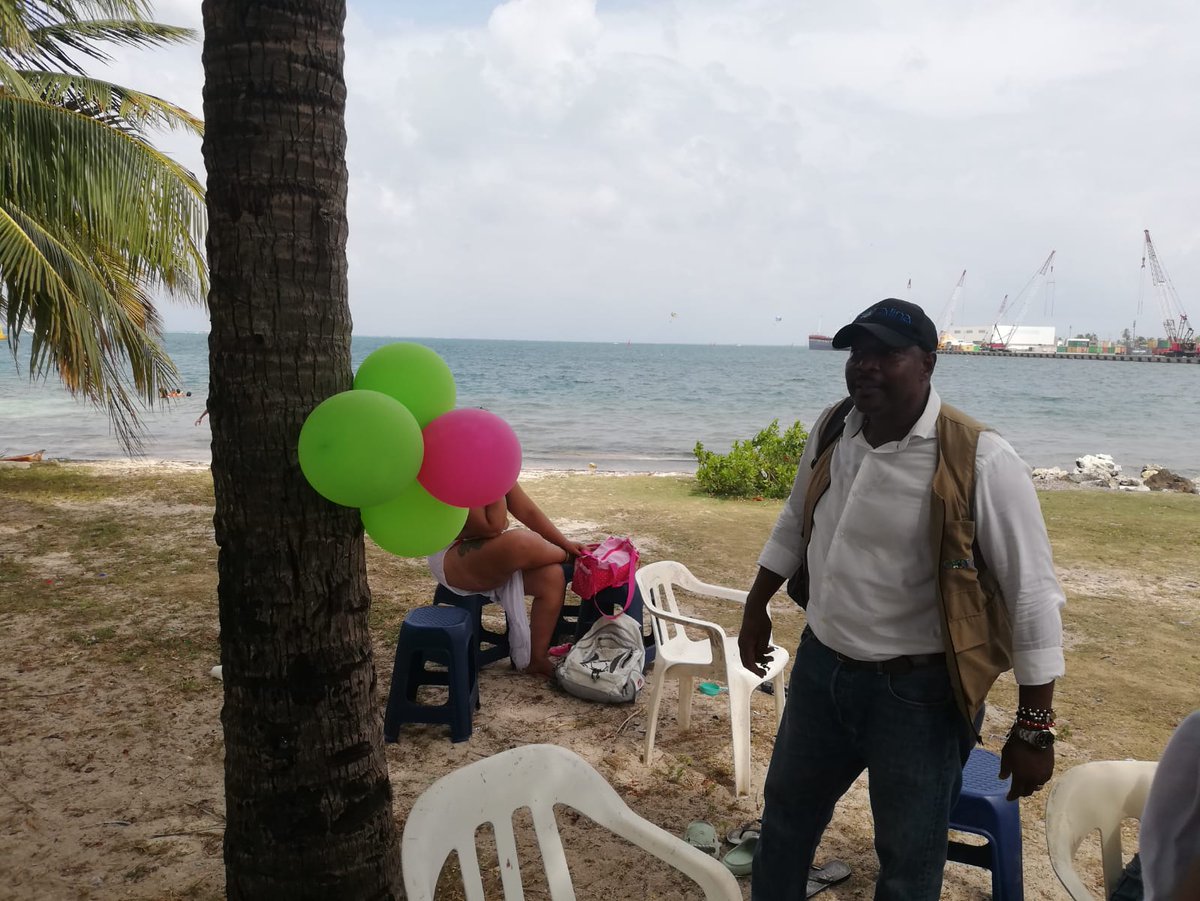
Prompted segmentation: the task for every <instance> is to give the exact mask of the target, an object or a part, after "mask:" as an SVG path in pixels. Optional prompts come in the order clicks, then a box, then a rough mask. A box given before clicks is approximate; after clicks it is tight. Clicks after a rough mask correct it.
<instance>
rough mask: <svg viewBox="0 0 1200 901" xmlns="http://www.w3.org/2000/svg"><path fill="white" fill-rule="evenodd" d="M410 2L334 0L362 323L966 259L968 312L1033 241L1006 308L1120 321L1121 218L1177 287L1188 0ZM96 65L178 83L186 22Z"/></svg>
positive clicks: (1184, 229) (928, 276)
mask: <svg viewBox="0 0 1200 901" xmlns="http://www.w3.org/2000/svg"><path fill="white" fill-rule="evenodd" d="M434 9H435V8H434V7H428V8H424V11H423V12H422V15H421V18H420V21H419V22H418V21H414V20H413V19H412V18H411V17H410V18H409V19H407V20H406V19H402V18H397V17H396V16H397V15H398V13H397V12H396V11H394V10H392V8H391V7H388V6H387V5H386V4H380V5H378V6H373V5H371V4H369V3H366V2H363V3H359V4H355V3H352V5H351V8H350V19H349V21H348V24H347V43H346V47H347V81H348V85H349V89H350V98H349V108H348V131H349V141H350V149H349V154H350V156H349V165H350V174H351V194H350V223H351V235H350V246H349V252H350V257H351V292H352V311H353V314H354V319H355V327H356V329H358V330H359V331H361V332H363V333H369V334H389V335H413V334H416V335H444V336H472V337H484V336H496V337H535V338H579V337H588V336H595V337H599V338H603V339H612V340H624V339H625V338H627V337H634V338H635V339H639V338H640V339H642V340H688V341H703V342H707V341H731V342H732V341H738V342H743V343H749V342H754V341H763V342H768V341H769V342H776V341H785V342H786V341H803V338H804V334H805V333H806V332H807V331H808V330H810V329H814V328H816V327H817V324H818V322H820V323H822V324H823V326H824V327H825V328H826V329H828V328H830V327H832V325H833V324H835V323H836V322H839V321H840V320H842V319H844V318H846V317H847V316H849V315H851V314H853V313H854V312H856V311H857V310H858V309H860V308H861V307H863V306H865V305H866V304H867V303H868V302H870V301H871V300H873V299H877V298H878V297H880V296H884V295H888V294H897V293H904V291H905V284H906V282H907V280H908V279H909V278H911V279H912V284H913V289H912V292H911V294H912V297H913V299H915V300H918V301H920V302H923V303H925V304H926V306H927V307H928V308H929V310H930V312H931V313H935V314H936V313H938V312H940V310H941V309H942V307H943V306H944V304H945V301H946V299H947V298H948V297H949V296H950V292H951V290H952V289H953V286H954V282H955V281H956V280H957V278H958V274H959V273H960V272H961V271H962V269H964V268H966V269H967V270H968V276H967V299H968V306H967V317H968V318H974V319H978V320H979V321H980V322H984V321H987V320H989V319H990V318H991V317H992V316H993V315H994V313H995V311H996V309H997V308H998V306H999V303H1000V299H1001V297H1002V296H1003V295H1004V294H1005V293H1014V292H1016V291H1017V290H1019V289H1020V287H1021V286H1022V285H1023V284H1024V283H1025V281H1026V280H1027V279H1028V278H1029V276H1030V275H1031V274H1032V272H1033V271H1034V270H1035V269H1036V268H1037V267H1038V266H1039V265H1040V264H1041V261H1042V260H1043V259H1044V258H1045V256H1046V254H1048V253H1049V251H1050V250H1051V249H1056V250H1057V251H1058V265H1057V267H1056V277H1057V291H1056V299H1055V309H1054V311H1053V315H1051V313H1050V311H1049V310H1040V309H1039V310H1032V309H1031V310H1030V311H1029V313H1028V316H1027V320H1028V322H1029V324H1033V323H1034V322H1050V321H1052V322H1054V323H1055V324H1057V325H1058V326H1059V328H1060V330H1065V329H1066V326H1067V325H1068V324H1071V325H1072V326H1073V327H1074V329H1075V330H1077V331H1078V330H1079V329H1081V328H1086V329H1087V330H1093V331H1097V332H1100V333H1101V334H1114V335H1115V334H1116V333H1118V332H1119V331H1120V329H1122V328H1124V327H1125V326H1126V325H1127V324H1128V323H1129V322H1130V321H1131V320H1132V318H1133V315H1134V313H1135V311H1136V306H1137V298H1138V293H1139V290H1140V285H1139V278H1140V271H1139V269H1138V264H1139V262H1140V257H1141V246H1140V243H1141V229H1142V228H1145V227H1149V228H1151V230H1152V231H1153V233H1154V236H1155V240H1156V242H1157V244H1158V247H1159V251H1160V253H1161V254H1162V256H1163V260H1164V262H1165V263H1166V264H1167V266H1168V268H1169V269H1170V271H1171V274H1172V276H1173V278H1174V280H1175V283H1176V286H1177V287H1178V288H1179V289H1180V291H1181V294H1182V296H1183V298H1184V303H1185V305H1186V304H1187V299H1188V298H1189V297H1193V296H1196V294H1197V292H1200V225H1197V224H1196V222H1195V218H1194V216H1193V215H1192V213H1193V210H1194V209H1195V208H1196V206H1197V202H1198V201H1200V196H1198V195H1200V162H1198V161H1197V159H1196V157H1195V155H1194V153H1193V152H1192V150H1191V148H1193V147H1195V146H1196V144H1197V139H1198V138H1200V115H1198V114H1197V112H1196V111H1195V105H1194V103H1193V101H1192V98H1191V96H1190V93H1191V88H1190V85H1192V84H1194V83H1195V82H1196V81H1197V78H1198V76H1200V72H1198V71H1197V69H1200V58H1197V56H1196V54H1194V53H1193V52H1192V51H1191V49H1190V45H1189V43H1188V41H1187V39H1186V36H1187V35H1189V34H1193V33H1195V30H1196V26H1197V24H1200V23H1198V21H1197V20H1200V11H1197V10H1196V9H1194V8H1193V7H1192V6H1191V5H1185V4H1182V3H1180V4H1174V5H1163V4H1155V5H1151V6H1141V7H1129V6H1127V5H1119V4H1116V3H1106V2H1101V3H1092V2H1090V3H1060V4H1050V5H1047V4H1044V3H1035V2H1031V0H1017V2H1001V3H972V2H953V3H952V2H950V0H925V2H919V3H918V2H914V3H905V4H890V3H882V2H876V3H872V2H865V0H859V2H849V3H843V4H826V5H822V6H821V7H815V6H814V5H811V4H791V3H784V2H781V0H772V2H767V0H692V2H688V3H675V4H662V3H647V4H638V5H635V4H631V3H622V4H619V5H613V4H609V3H605V2H600V3H599V4H597V3H594V2H591V0H511V2H509V3H505V4H496V5H493V6H490V7H488V6H486V5H481V6H480V7H479V8H478V10H477V11H476V12H475V14H474V15H473V17H472V16H470V15H464V14H463V13H462V9H461V8H459V9H458V10H457V16H456V18H455V19H454V20H453V21H445V22H439V21H438V20H437V19H436V15H437V13H436V12H435V11H434ZM390 10H391V11H390ZM389 11H390V12H389ZM156 15H157V17H158V18H160V19H164V20H167V21H182V22H185V23H187V24H196V23H197V22H198V3H196V2H194V0H172V2H171V3H169V4H159V5H158V7H157V10H156ZM389 16H390V17H389ZM115 68H116V69H118V70H121V71H123V72H124V74H125V75H126V76H127V80H129V81H130V82H131V83H134V84H140V85H142V86H145V87H149V88H151V89H153V90H155V91H156V92H158V93H161V94H163V95H165V96H168V97H170V98H171V99H175V100H178V101H179V102H181V103H183V104H184V105H188V106H191V107H192V108H194V109H197V110H198V109H199V98H200V85H201V79H202V75H201V71H200V63H199V47H198V46H194V47H191V48H189V49H187V50H183V51H180V50H171V51H162V52H159V53H156V54H143V55H141V56H139V57H137V58H136V59H132V58H131V59H130V60H127V61H123V62H122V63H121V64H120V65H119V66H117V67H115ZM168 146H169V147H170V148H172V149H173V150H174V151H175V152H177V153H178V154H179V155H180V156H181V158H183V159H185V161H187V162H188V163H189V164H191V165H199V151H198V145H196V144H195V142H192V143H191V144H188V143H187V142H181V141H179V139H178V138H170V139H168ZM671 311H678V312H679V317H678V318H677V319H676V320H674V321H672V320H671V319H670V315H669V314H670V312H671ZM185 315H189V314H184V313H182V312H179V311H175V310H173V309H168V310H167V311H166V319H167V322H168V324H169V325H172V326H175V327H179V326H178V323H179V322H180V317H181V316H185ZM780 315H781V316H783V317H784V321H783V323H781V324H776V323H775V321H774V317H775V316H780ZM1197 315H1200V314H1197ZM1151 320H1152V317H1151V316H1149V315H1144V317H1143V321H1145V322H1146V323H1147V326H1146V328H1147V331H1150V330H1151V326H1150V324H1149V323H1150V321H1151Z"/></svg>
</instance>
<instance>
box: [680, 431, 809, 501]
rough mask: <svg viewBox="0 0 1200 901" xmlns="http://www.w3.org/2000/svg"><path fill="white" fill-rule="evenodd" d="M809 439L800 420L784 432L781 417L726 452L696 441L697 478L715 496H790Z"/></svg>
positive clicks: (705, 489)
mask: <svg viewBox="0 0 1200 901" xmlns="http://www.w3.org/2000/svg"><path fill="white" fill-rule="evenodd" d="M806 441H808V432H807V431H806V430H805V428H804V426H803V425H801V423H800V421H799V420H796V422H794V423H792V424H791V426H789V427H788V429H787V431H785V432H784V433H783V434H782V435H781V434H780V433H779V420H778V419H772V420H771V424H770V425H769V426H767V427H766V428H765V429H763V430H762V431H761V432H759V433H758V434H757V435H755V436H754V437H753V438H750V439H749V440H747V441H734V442H733V447H732V448H731V449H730V451H729V453H727V454H718V453H716V452H715V451H710V450H707V449H705V447H704V445H703V444H702V443H701V442H699V441H697V442H696V446H695V447H694V448H693V449H692V453H693V454H695V455H696V462H697V463H699V464H700V465H699V467H698V468H697V470H696V481H697V482H698V483H699V485H700V488H701V490H702V491H704V492H705V493H706V494H711V495H713V496H714V497H774V498H783V497H787V496H788V492H790V491H791V490H792V482H793V481H794V480H795V478H796V466H797V465H798V464H799V463H800V455H801V454H802V453H804V444H805V442H806Z"/></svg>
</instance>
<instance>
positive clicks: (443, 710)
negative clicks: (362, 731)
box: [383, 607, 479, 742]
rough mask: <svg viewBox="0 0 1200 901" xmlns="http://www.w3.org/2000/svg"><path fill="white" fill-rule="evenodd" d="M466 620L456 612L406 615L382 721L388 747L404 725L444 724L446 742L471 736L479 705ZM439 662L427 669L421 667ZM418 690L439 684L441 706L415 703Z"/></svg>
mask: <svg viewBox="0 0 1200 901" xmlns="http://www.w3.org/2000/svg"><path fill="white" fill-rule="evenodd" d="M473 637H474V636H473V634H472V631H471V616H470V614H469V613H468V612H467V611H466V610H463V609H460V608H458V607H417V608H416V609H414V610H410V611H409V612H408V615H407V616H406V617H404V622H403V623H402V624H401V626H400V636H399V638H397V640H396V661H395V663H394V664H393V666H392V686H391V690H390V691H389V692H388V702H387V712H386V713H385V714H384V718H383V738H384V741H388V742H394V741H396V739H397V738H399V736H400V727H401V726H402V725H403V724H404V723H445V724H447V725H448V726H449V727H450V740H451V741H454V742H460V741H466V740H467V739H468V738H470V737H471V730H472V725H471V714H472V711H473V710H474V709H475V708H477V707H478V706H479V679H478V670H477V669H476V666H475V660H476V657H475V652H474V651H473V649H472V648H473ZM430 662H436V663H441V664H443V665H444V666H445V669H440V670H431V669H428V668H426V666H425V664H426V663H430ZM422 685H445V686H447V688H448V690H449V697H448V698H447V699H446V702H445V703H443V704H421V703H418V701H417V689H418V688H420V687H421V686H422Z"/></svg>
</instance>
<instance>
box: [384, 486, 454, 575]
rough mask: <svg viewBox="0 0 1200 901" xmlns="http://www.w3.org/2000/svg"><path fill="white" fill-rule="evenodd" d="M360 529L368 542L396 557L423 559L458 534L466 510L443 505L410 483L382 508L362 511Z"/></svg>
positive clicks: (422, 489)
mask: <svg viewBox="0 0 1200 901" xmlns="http://www.w3.org/2000/svg"><path fill="white" fill-rule="evenodd" d="M362 521H363V528H364V529H366V530H367V534H368V535H370V536H371V538H372V540H373V541H374V542H375V543H376V544H377V545H379V546H380V547H381V548H383V549H384V550H385V551H390V552H391V553H393V554H395V555H396V556H398V557H425V556H427V555H429V554H432V553H433V552H434V551H440V550H441V549H442V548H444V547H445V546H446V545H448V544H449V543H450V542H451V541H453V540H454V539H455V538H456V537H458V533H459V532H461V531H462V527H463V526H464V525H466V522H467V508H466V507H451V506H450V505H449V504H443V503H442V502H441V501H439V500H438V499H437V498H435V497H434V496H433V495H432V494H430V493H429V492H428V491H426V490H425V489H424V488H422V487H421V484H420V482H413V483H412V484H411V485H409V486H408V487H407V488H405V489H404V491H402V492H401V493H400V496H399V497H396V498H393V499H392V500H390V501H388V502H387V503H386V504H380V505H379V506H377V507H366V508H364V509H363V511H362Z"/></svg>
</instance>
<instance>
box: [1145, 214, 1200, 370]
mask: <svg viewBox="0 0 1200 901" xmlns="http://www.w3.org/2000/svg"><path fill="white" fill-rule="evenodd" d="M1145 233H1146V248H1145V250H1144V251H1143V252H1142V269H1145V268H1146V262H1147V261H1149V262H1150V280H1151V281H1152V282H1153V283H1154V290H1155V293H1156V294H1158V303H1159V305H1160V306H1161V307H1162V312H1163V328H1164V329H1166V331H1167V341H1168V347H1167V348H1166V349H1165V350H1162V349H1159V350H1155V353H1156V354H1161V355H1163V356H1167V357H1194V356H1196V340H1195V332H1194V330H1193V329H1192V325H1191V323H1190V322H1188V316H1187V313H1185V312H1184V311H1183V306H1182V305H1181V304H1180V303H1179V295H1178V294H1176V293H1175V286H1174V285H1173V284H1171V277H1170V276H1169V275H1167V270H1166V269H1164V268H1163V265H1162V263H1160V262H1159V260H1158V254H1157V253H1155V252H1154V242H1153V241H1151V240H1150V229H1148V228H1147V229H1145Z"/></svg>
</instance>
